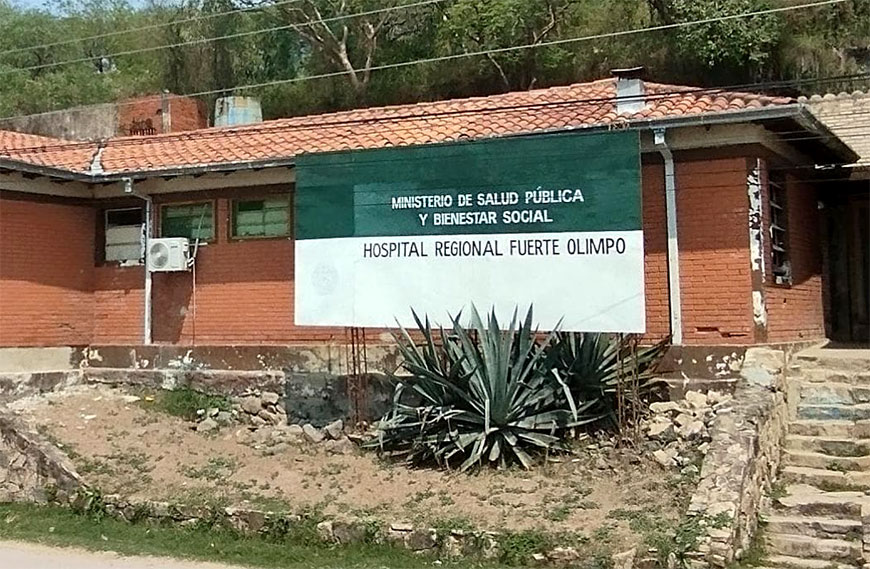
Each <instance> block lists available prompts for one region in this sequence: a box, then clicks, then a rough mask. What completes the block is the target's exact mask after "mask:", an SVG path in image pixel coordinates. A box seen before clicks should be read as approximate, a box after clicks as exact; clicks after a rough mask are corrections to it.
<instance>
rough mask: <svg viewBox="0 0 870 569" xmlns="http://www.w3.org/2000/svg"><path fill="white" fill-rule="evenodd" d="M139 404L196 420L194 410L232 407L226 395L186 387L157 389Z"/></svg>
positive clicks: (146, 407)
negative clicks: (210, 393)
mask: <svg viewBox="0 0 870 569" xmlns="http://www.w3.org/2000/svg"><path fill="white" fill-rule="evenodd" d="M150 399H153V400H150ZM139 404H140V405H141V406H142V407H144V408H145V409H151V410H155V411H159V412H162V413H166V414H168V415H173V416H175V417H181V418H182V419H185V420H187V421H194V420H196V418H197V413H196V412H197V411H198V410H200V409H206V410H207V409H209V408H212V407H213V408H217V409H220V410H221V411H229V410H230V409H231V408H232V405H231V403H230V401H229V399H227V398H226V397H222V396H220V395H209V394H207V393H202V392H199V391H194V390H193V389H190V388H187V387H182V388H179V389H173V390H162V391H158V392H156V393H153V394H152V395H151V396H149V397H146V398H143V399H141V400H140V401H139Z"/></svg>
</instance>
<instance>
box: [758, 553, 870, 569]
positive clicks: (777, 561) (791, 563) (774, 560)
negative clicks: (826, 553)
mask: <svg viewBox="0 0 870 569" xmlns="http://www.w3.org/2000/svg"><path fill="white" fill-rule="evenodd" d="M858 566H859V565H858V564H855V563H837V562H834V561H831V560H830V559H807V558H803V557H792V556H789V555H769V556H767V557H766V558H765V559H764V567H768V568H771V569H772V568H774V567H777V568H780V569H855V567H858Z"/></svg>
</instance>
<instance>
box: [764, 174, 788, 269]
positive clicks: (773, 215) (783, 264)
mask: <svg viewBox="0 0 870 569" xmlns="http://www.w3.org/2000/svg"><path fill="white" fill-rule="evenodd" d="M769 186H770V253H771V261H772V262H771V265H772V267H773V278H774V281H775V282H776V284H786V285H787V284H791V262H790V261H789V256H788V209H787V206H786V195H785V179H784V177H782V176H776V175H774V174H771V175H770V180H769Z"/></svg>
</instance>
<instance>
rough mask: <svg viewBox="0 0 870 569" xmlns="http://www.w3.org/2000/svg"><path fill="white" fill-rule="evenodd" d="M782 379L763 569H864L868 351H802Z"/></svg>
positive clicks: (869, 507)
mask: <svg viewBox="0 0 870 569" xmlns="http://www.w3.org/2000/svg"><path fill="white" fill-rule="evenodd" d="M788 375H789V378H788V382H789V385H790V388H789V394H790V398H791V399H792V402H791V408H792V420H791V421H790V423H789V429H788V434H787V436H786V439H785V443H784V448H783V455H782V468H781V471H780V477H779V479H780V481H781V482H782V483H783V484H784V489H785V495H784V496H777V497H774V498H773V499H772V500H771V504H770V507H769V508H768V510H767V511H766V512H763V519H764V520H765V521H766V528H765V530H764V536H765V551H766V559H765V565H766V566H768V567H781V568H785V569H846V568H856V567H865V568H867V569H870V565H865V561H864V560H865V555H866V556H867V559H868V560H870V533H868V537H867V540H868V545H867V546H866V547H867V549H868V553H867V554H865V551H864V550H865V545H864V540H865V538H864V534H865V531H867V532H870V350H829V349H814V350H808V351H806V352H802V353H800V354H798V355H797V356H796V357H795V358H794V360H793V364H792V365H791V366H790V368H789V370H788ZM795 399H796V401H794V400H795ZM864 524H867V525H868V529H867V530H865V529H864Z"/></svg>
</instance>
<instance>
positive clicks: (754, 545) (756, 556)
mask: <svg viewBox="0 0 870 569" xmlns="http://www.w3.org/2000/svg"><path fill="white" fill-rule="evenodd" d="M764 531H765V526H764V524H762V523H759V524H758V529H756V530H755V535H754V536H752V541H751V542H750V543H749V547H747V548H746V551H745V552H744V553H743V557H741V558H740V559H739V560H738V561H735V562H734V563H732V564H731V566H730V567H729V568H728V569H749V568H750V567H763V566H764V558H765V556H766V555H767V552H766V551H765V549H764Z"/></svg>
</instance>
